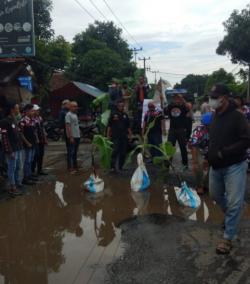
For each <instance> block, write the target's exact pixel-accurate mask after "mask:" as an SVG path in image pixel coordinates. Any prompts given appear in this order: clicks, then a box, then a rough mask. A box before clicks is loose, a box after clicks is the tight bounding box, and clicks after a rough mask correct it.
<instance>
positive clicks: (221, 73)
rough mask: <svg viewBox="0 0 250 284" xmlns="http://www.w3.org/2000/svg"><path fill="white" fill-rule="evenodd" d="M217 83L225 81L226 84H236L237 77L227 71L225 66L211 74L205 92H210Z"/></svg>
mask: <svg viewBox="0 0 250 284" xmlns="http://www.w3.org/2000/svg"><path fill="white" fill-rule="evenodd" d="M216 83H224V84H226V85H230V84H232V85H233V84H235V83H236V82H235V78H234V76H233V74H232V73H228V72H226V71H225V70H224V69H223V68H220V69H219V70H217V71H214V72H213V73H212V74H211V75H209V76H208V79H207V82H206V86H205V94H208V93H209V92H210V90H211V88H212V86H213V85H214V84H216Z"/></svg>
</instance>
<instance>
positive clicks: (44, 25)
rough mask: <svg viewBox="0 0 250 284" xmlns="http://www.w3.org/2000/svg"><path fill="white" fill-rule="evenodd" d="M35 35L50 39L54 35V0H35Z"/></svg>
mask: <svg viewBox="0 0 250 284" xmlns="http://www.w3.org/2000/svg"><path fill="white" fill-rule="evenodd" d="M33 3H34V22H35V35H36V37H37V38H38V39H43V40H49V39H51V38H52V37H53V35H54V30H53V29H52V28H51V23H52V19H51V15H50V12H51V11H52V8H53V5H52V0H34V2H33Z"/></svg>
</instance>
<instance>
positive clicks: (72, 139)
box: [65, 101, 80, 173]
mask: <svg viewBox="0 0 250 284" xmlns="http://www.w3.org/2000/svg"><path fill="white" fill-rule="evenodd" d="M77 110H78V104H77V102H74V101H73V102H71V103H70V108H69V112H68V113H67V114H66V116H65V124H66V135H67V138H68V140H69V143H70V146H69V171H70V172H71V173H75V172H76V171H77V169H78V167H77V151H78V148H79V144H80V128H79V122H78V116H77Z"/></svg>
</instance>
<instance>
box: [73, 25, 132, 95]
mask: <svg viewBox="0 0 250 284" xmlns="http://www.w3.org/2000/svg"><path fill="white" fill-rule="evenodd" d="M72 51H73V54H74V60H72V63H71V65H70V68H69V69H68V74H69V76H70V77H71V78H72V79H73V80H76V81H81V82H87V83H89V84H91V85H94V86H96V87H98V88H100V89H102V90H107V84H108V83H109V82H110V81H111V79H112V78H123V77H127V76H132V75H133V74H134V71H135V70H136V67H135V65H134V64H133V63H131V62H130V59H131V56H132V53H131V51H130V50H129V46H128V44H127V42H126V41H125V40H123V39H122V37H121V30H120V29H119V28H117V27H116V26H115V25H114V24H113V22H98V21H97V22H95V24H92V25H89V27H88V28H87V29H86V30H85V31H84V32H82V33H80V34H77V35H76V36H75V37H74V41H73V44H72Z"/></svg>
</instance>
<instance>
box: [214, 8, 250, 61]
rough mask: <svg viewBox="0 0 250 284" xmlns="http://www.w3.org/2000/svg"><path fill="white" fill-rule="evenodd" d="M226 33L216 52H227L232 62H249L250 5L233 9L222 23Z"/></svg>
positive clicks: (223, 53)
mask: <svg viewBox="0 0 250 284" xmlns="http://www.w3.org/2000/svg"><path fill="white" fill-rule="evenodd" d="M223 25H224V28H225V31H226V35H225V36H224V38H223V40H222V41H220V42H219V46H218V48H217V50H216V52H217V53H218V54H220V55H226V54H228V55H229V56H230V57H231V61H232V62H233V63H240V64H244V65H248V64H250V5H247V8H246V9H243V10H242V11H241V12H239V11H237V10H235V11H233V13H232V14H231V16H230V17H229V19H228V20H227V21H225V22H224V23H223Z"/></svg>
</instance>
